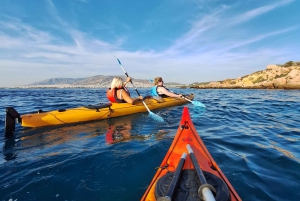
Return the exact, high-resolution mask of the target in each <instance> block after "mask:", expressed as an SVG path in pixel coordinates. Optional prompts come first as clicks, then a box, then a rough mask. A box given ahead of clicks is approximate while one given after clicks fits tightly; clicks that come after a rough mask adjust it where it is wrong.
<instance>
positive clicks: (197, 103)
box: [192, 101, 206, 107]
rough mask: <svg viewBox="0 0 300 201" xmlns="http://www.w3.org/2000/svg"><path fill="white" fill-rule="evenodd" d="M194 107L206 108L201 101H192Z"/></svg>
mask: <svg viewBox="0 0 300 201" xmlns="http://www.w3.org/2000/svg"><path fill="white" fill-rule="evenodd" d="M192 103H193V105H195V106H199V107H206V106H205V105H204V104H203V103H201V102H199V101H192Z"/></svg>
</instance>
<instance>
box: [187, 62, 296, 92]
mask: <svg viewBox="0 0 300 201" xmlns="http://www.w3.org/2000/svg"><path fill="white" fill-rule="evenodd" d="M298 63H299V62H297V64H298ZM189 87H190V88H196V89H300V65H292V66H285V65H283V66H280V65H268V66H267V67H266V69H265V70H262V71H258V72H255V73H252V74H250V75H247V76H244V77H239V78H237V79H226V80H223V81H217V82H210V83H199V84H193V85H190V86H189Z"/></svg>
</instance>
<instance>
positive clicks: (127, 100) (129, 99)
mask: <svg viewBox="0 0 300 201" xmlns="http://www.w3.org/2000/svg"><path fill="white" fill-rule="evenodd" d="M122 97H123V99H124V100H125V101H126V102H127V103H130V104H133V103H134V102H135V101H137V100H142V99H143V97H142V96H139V98H131V97H130V96H129V94H128V93H127V92H126V91H125V90H123V91H122Z"/></svg>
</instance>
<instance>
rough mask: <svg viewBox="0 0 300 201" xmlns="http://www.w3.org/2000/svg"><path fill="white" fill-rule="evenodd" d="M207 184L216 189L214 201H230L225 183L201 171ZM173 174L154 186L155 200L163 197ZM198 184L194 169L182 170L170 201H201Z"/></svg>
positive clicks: (168, 174)
mask: <svg viewBox="0 0 300 201" xmlns="http://www.w3.org/2000/svg"><path fill="white" fill-rule="evenodd" d="M203 174H204V176H205V179H206V181H207V183H209V184H210V185H212V186H213V187H214V188H215V189H216V194H215V195H214V196H215V199H216V201H230V200H231V199H230V194H229V190H228V187H227V185H226V183H225V182H224V181H223V180H222V179H220V178H219V177H217V176H215V175H214V174H212V173H210V172H206V171H203ZM173 175H174V172H169V173H167V174H165V175H164V176H162V177H161V178H160V179H159V180H158V181H157V183H156V186H155V198H156V199H158V198H159V197H164V196H165V195H166V193H167V191H168V188H169V185H170V183H171V181H172V178H173ZM199 187H200V182H199V179H198V176H197V173H196V171H195V170H194V169H188V170H182V174H181V177H180V181H179V183H178V186H177V187H176V190H175V194H174V195H173V199H172V201H185V200H186V201H201V199H200V197H199V195H198V189H199Z"/></svg>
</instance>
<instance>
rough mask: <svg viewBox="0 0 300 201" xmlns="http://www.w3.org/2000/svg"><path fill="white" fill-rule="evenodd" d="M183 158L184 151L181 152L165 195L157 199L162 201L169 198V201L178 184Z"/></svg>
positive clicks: (184, 155) (184, 156)
mask: <svg viewBox="0 0 300 201" xmlns="http://www.w3.org/2000/svg"><path fill="white" fill-rule="evenodd" d="M185 158H186V153H183V154H182V156H181V158H180V161H179V163H178V166H177V168H176V170H175V173H174V175H173V178H172V181H171V183H170V185H169V189H168V191H167V193H166V195H165V196H164V197H160V198H158V199H157V201H163V200H170V201H171V200H172V197H173V195H174V192H175V189H176V187H177V185H178V182H179V179H180V176H181V173H182V167H183V165H184V162H185Z"/></svg>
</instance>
